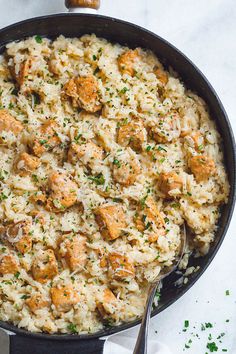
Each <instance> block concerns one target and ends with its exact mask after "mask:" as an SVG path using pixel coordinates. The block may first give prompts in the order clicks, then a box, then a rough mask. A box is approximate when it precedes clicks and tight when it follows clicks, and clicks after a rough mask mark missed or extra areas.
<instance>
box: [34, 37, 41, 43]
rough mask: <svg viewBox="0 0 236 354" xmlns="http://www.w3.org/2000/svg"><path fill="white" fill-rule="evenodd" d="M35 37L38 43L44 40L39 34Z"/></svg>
mask: <svg viewBox="0 0 236 354" xmlns="http://www.w3.org/2000/svg"><path fill="white" fill-rule="evenodd" d="M34 38H35V40H36V42H37V43H42V42H43V39H42V37H41V36H39V35H37V36H35V37H34Z"/></svg>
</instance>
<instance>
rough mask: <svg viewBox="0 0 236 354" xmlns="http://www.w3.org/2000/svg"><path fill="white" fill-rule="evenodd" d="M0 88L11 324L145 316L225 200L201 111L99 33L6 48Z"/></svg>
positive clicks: (4, 258)
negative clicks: (152, 295) (179, 258)
mask: <svg viewBox="0 0 236 354" xmlns="http://www.w3.org/2000/svg"><path fill="white" fill-rule="evenodd" d="M0 90H1V91H0V94H1V95H0V104H1V110H0V143H1V145H0V201H1V203H0V219H1V225H2V226H1V227H0V232H1V243H0V273H1V277H0V294H1V296H0V318H1V320H3V321H7V322H11V323H13V324H15V325H17V326H18V327H21V328H26V329H28V330H29V331H32V332H42V331H43V332H49V333H55V332H60V333H67V332H72V333H74V332H79V333H83V332H84V333H87V332H96V331H98V330H99V329H101V328H102V327H103V326H104V325H107V324H109V325H117V324H119V323H121V322H123V321H130V320H133V319H135V318H137V317H138V316H141V315H142V312H143V308H144V304H145V298H146V290H147V284H148V282H149V281H152V280H153V279H154V278H155V277H156V276H157V275H158V273H159V272H160V270H161V268H162V267H163V266H165V265H171V264H172V262H173V260H174V258H175V256H176V253H177V252H178V247H179V244H180V228H181V225H182V224H183V222H184V220H185V221H186V223H187V224H188V226H189V227H190V229H191V236H190V237H189V240H188V249H187V252H188V253H189V252H192V251H195V252H196V254H197V255H204V254H206V253H207V252H208V250H209V247H210V243H211V242H212V241H213V239H214V234H215V231H216V228H217V226H216V224H217V220H218V218H219V215H220V212H219V207H220V205H221V204H223V203H226V202H227V197H228V193H229V185H228V180H227V175H226V172H225V169H224V164H223V155H222V150H221V145H220V136H219V133H218V132H217V130H216V127H215V123H214V121H213V120H211V118H210V116H209V112H208V109H207V107H206V105H205V103H204V102H203V100H202V99H201V98H199V97H198V96H197V95H195V94H194V93H193V92H191V91H189V90H188V89H187V88H186V87H185V86H184V85H183V83H182V82H181V80H180V79H179V78H178V76H177V74H176V73H174V72H173V71H172V70H170V71H165V70H164V69H163V67H162V65H161V63H160V62H159V61H158V59H157V58H156V56H155V55H154V54H153V53H152V52H150V51H145V50H142V49H141V48H137V49H135V50H129V49H128V48H125V47H122V46H120V45H118V44H111V43H109V42H107V41H106V40H104V39H100V38H97V37H96V36H95V35H85V36H83V37H82V38H79V39H78V38H73V39H68V38H64V37H63V36H60V37H58V38H57V39H56V40H55V41H50V40H48V39H45V38H44V39H41V37H39V36H36V37H32V38H29V39H26V40H24V41H20V42H14V43H10V44H9V45H8V46H7V49H6V52H5V54H4V56H2V57H1V62H0ZM187 258H188V257H186V258H185V263H186V264H185V268H186V266H187Z"/></svg>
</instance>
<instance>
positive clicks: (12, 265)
mask: <svg viewBox="0 0 236 354" xmlns="http://www.w3.org/2000/svg"><path fill="white" fill-rule="evenodd" d="M19 270H20V268H19V264H18V263H17V260H16V258H15V257H14V256H13V255H12V254H6V255H3V256H2V257H1V258H0V274H3V275H4V274H15V273H17V272H18V271H19Z"/></svg>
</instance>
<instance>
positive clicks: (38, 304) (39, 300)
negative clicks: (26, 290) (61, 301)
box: [25, 294, 49, 312]
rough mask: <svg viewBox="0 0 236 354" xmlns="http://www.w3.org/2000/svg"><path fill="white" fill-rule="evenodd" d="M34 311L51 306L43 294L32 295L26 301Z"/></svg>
mask: <svg viewBox="0 0 236 354" xmlns="http://www.w3.org/2000/svg"><path fill="white" fill-rule="evenodd" d="M25 303H26V304H27V305H28V306H29V308H30V310H31V311H32V312H36V311H37V310H40V309H43V308H45V307H48V306H49V301H47V300H46V299H45V298H43V295H42V294H35V295H32V296H31V297H30V298H29V299H27V300H26V301H25Z"/></svg>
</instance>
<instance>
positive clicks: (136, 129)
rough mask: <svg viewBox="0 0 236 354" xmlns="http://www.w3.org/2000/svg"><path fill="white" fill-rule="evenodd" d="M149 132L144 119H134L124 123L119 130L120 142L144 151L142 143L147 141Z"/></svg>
mask: <svg viewBox="0 0 236 354" xmlns="http://www.w3.org/2000/svg"><path fill="white" fill-rule="evenodd" d="M146 138H147V133H146V130H145V128H144V126H143V122H142V121H132V122H130V123H128V124H125V125H122V126H121V127H120V129H119V132H118V144H120V145H122V146H125V147H127V146H130V147H131V148H132V149H133V150H135V151H136V152H141V151H142V145H143V143H144V142H145V141H146Z"/></svg>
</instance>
